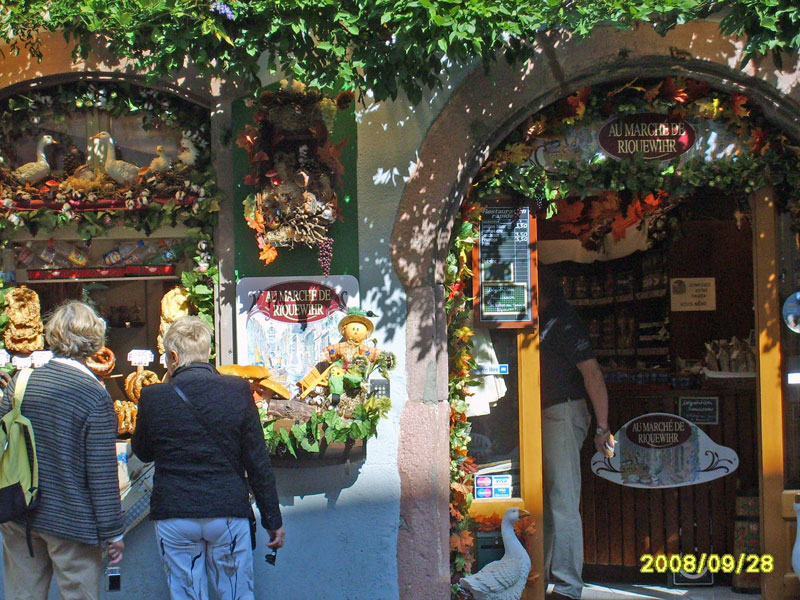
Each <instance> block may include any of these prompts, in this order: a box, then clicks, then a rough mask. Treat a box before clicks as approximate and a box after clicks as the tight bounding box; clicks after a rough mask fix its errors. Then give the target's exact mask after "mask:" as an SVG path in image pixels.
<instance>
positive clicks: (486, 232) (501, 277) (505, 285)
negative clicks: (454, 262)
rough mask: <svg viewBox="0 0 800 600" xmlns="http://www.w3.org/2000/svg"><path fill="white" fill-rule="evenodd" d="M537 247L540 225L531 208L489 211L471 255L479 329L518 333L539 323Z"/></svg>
mask: <svg viewBox="0 0 800 600" xmlns="http://www.w3.org/2000/svg"><path fill="white" fill-rule="evenodd" d="M535 242H536V220H535V219H534V217H533V215H532V214H531V210H530V208H529V207H527V206H510V205H507V204H506V205H504V204H489V205H487V206H486V208H485V209H484V211H483V215H482V217H481V223H480V240H479V242H478V244H476V246H475V248H474V250H473V254H472V256H473V273H474V276H473V280H472V281H473V296H474V297H475V315H476V324H478V323H480V324H481V325H483V326H485V327H498V328H514V327H516V328H519V327H527V326H529V325H532V324H533V323H534V322H535V320H536V316H537V311H536V307H535V306H534V296H533V293H532V292H533V288H534V283H535V282H534V277H535V274H536V271H535V268H534V267H535V265H536V243H535Z"/></svg>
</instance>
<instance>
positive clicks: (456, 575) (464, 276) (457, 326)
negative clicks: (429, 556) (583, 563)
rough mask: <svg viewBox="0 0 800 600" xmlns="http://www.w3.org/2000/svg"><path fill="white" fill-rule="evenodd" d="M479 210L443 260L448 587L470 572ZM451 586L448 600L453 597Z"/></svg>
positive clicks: (466, 212) (471, 211)
mask: <svg viewBox="0 0 800 600" xmlns="http://www.w3.org/2000/svg"><path fill="white" fill-rule="evenodd" d="M482 211H483V209H482V207H481V206H480V205H479V204H467V205H466V206H465V207H464V209H463V210H462V213H461V215H460V216H459V219H458V222H457V223H456V225H455V228H454V231H455V235H454V236H453V240H452V242H451V244H450V251H449V253H448V255H447V259H446V272H445V290H446V292H447V299H446V300H445V310H446V312H447V346H448V348H447V349H448V357H449V371H450V373H449V378H448V401H449V403H450V574H451V577H452V579H451V581H452V582H453V584H455V582H457V581H458V580H459V579H460V578H461V577H462V576H463V575H464V574H467V573H470V572H471V571H472V565H473V563H474V560H475V552H474V539H473V538H472V537H471V531H472V529H473V526H474V521H473V519H472V518H471V517H470V515H469V509H470V506H471V504H472V500H473V491H472V490H473V479H474V474H475V471H476V466H475V461H474V459H473V458H472V457H471V456H469V452H468V450H467V446H468V444H469V442H470V439H471V438H470V431H471V429H472V426H471V424H470V422H469V421H468V420H467V398H468V397H469V395H470V390H469V388H470V386H472V385H476V384H477V382H476V381H475V379H474V377H473V375H472V373H473V370H474V368H475V360H474V359H473V357H472V354H471V352H472V342H471V338H472V335H473V333H474V332H473V331H472V317H471V308H472V297H471V296H470V295H469V293H468V290H471V289H472V288H471V286H470V285H469V282H470V281H471V277H472V270H471V261H472V258H471V256H472V248H473V246H474V245H475V244H476V243H477V241H478V223H479V221H480V216H481V213H482ZM457 593H458V592H457V588H456V586H455V585H453V588H452V596H453V598H456V597H458V596H457Z"/></svg>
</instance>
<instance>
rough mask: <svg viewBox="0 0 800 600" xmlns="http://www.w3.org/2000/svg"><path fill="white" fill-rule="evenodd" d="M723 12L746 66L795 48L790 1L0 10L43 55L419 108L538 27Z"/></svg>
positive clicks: (89, 2) (461, 0) (261, 2)
mask: <svg viewBox="0 0 800 600" xmlns="http://www.w3.org/2000/svg"><path fill="white" fill-rule="evenodd" d="M218 5H223V6H224V7H225V8H227V9H228V10H227V11H225V10H214V7H218ZM722 8H727V9H728V10H729V12H728V13H727V14H726V16H725V18H724V19H723V20H722V23H721V26H720V27H721V29H722V31H723V32H724V33H737V34H745V35H747V41H746V46H745V54H746V57H747V58H746V59H749V58H750V57H752V56H755V55H759V54H764V53H766V52H772V53H773V54H774V55H775V56H778V53H779V52H792V51H794V50H796V49H797V48H798V47H800V31H799V30H800V7H798V5H797V3H796V2H795V1H794V0H733V1H730V2H724V3H723V2H712V1H710V0H669V1H667V2H664V1H662V0H638V1H633V0H598V1H596V2H561V1H558V0H546V1H542V2H519V1H518V0H286V1H283V2H274V1H273V0H228V2H227V3H219V2H215V3H212V2H210V1H208V2H197V0H140V1H138V2H129V1H122V0H116V1H100V0H57V1H47V0H29V1H25V2H22V1H19V0H16V1H15V0H12V1H11V2H7V3H6V4H5V7H4V8H3V9H0V39H4V40H5V41H6V42H8V43H9V44H10V45H11V51H12V52H21V51H27V52H28V53H29V54H30V55H31V56H33V57H34V58H38V59H41V56H42V50H43V49H42V45H41V41H40V38H39V31H40V30H41V29H47V30H50V31H60V32H63V34H64V35H65V36H66V37H67V39H68V40H74V41H75V42H76V44H77V47H76V55H79V56H83V57H86V56H88V54H89V53H90V52H91V50H92V48H93V44H96V43H98V41H99V40H102V44H103V46H104V47H107V48H108V49H109V50H110V52H112V53H113V54H114V55H116V56H118V57H124V58H127V59H130V60H132V61H133V62H134V64H135V65H136V66H137V67H138V68H139V69H140V70H142V71H147V72H150V73H151V74H152V76H154V77H159V76H163V75H165V74H168V73H172V72H174V71H176V70H178V69H180V68H181V67H182V66H183V64H184V61H185V58H186V57H189V58H190V59H191V60H192V61H193V62H194V63H195V65H197V66H198V68H199V69H200V70H201V71H203V72H205V73H208V74H220V75H225V76H231V75H232V76H236V77H240V78H242V79H244V80H245V81H250V82H252V83H253V84H254V85H255V80H256V75H257V73H258V71H259V60H260V58H261V57H262V55H264V53H267V54H266V60H267V63H268V65H269V67H270V68H271V69H281V70H282V71H283V72H285V73H292V74H294V75H295V76H296V77H297V78H298V79H300V80H302V81H305V82H306V83H308V84H310V85H312V86H315V87H320V88H330V87H335V86H337V85H338V84H344V87H345V89H355V88H360V89H363V90H367V89H370V90H372V92H373V93H374V96H375V98H376V99H378V100H382V99H385V98H395V97H397V95H398V93H400V92H401V91H403V92H405V94H406V95H407V96H408V98H409V99H410V100H411V101H412V102H413V103H416V102H418V101H419V100H420V99H421V97H422V92H423V90H424V89H425V88H436V87H440V86H441V85H442V81H443V79H444V78H446V76H447V73H448V70H449V69H450V67H451V65H453V64H458V63H460V64H464V63H468V62H470V61H472V60H474V59H480V60H481V61H482V62H483V63H484V64H485V65H488V64H490V63H491V62H492V61H494V60H495V59H496V58H497V57H498V56H502V57H504V58H505V59H506V60H508V61H509V62H521V61H523V60H525V59H528V58H531V57H532V56H533V55H534V52H535V50H534V48H533V45H532V44H530V40H531V39H532V38H533V36H534V35H535V34H536V33H537V32H538V31H541V30H547V29H553V28H560V29H566V30H568V31H571V32H573V33H574V34H576V35H577V36H579V37H585V36H587V35H589V34H590V33H591V32H592V31H593V29H594V28H595V27H597V26H598V25H607V24H612V25H614V26H616V27H620V28H627V27H630V26H631V25H633V24H634V23H638V22H646V23H650V24H651V25H652V26H653V27H654V28H655V29H656V30H657V31H659V32H662V33H663V32H665V31H667V30H669V29H670V28H672V27H674V26H675V25H678V24H681V23H685V22H687V21H691V20H695V19H700V18H705V17H706V16H708V15H709V14H710V13H712V12H715V11H719V10H720V9H722ZM231 17H232V18H231Z"/></svg>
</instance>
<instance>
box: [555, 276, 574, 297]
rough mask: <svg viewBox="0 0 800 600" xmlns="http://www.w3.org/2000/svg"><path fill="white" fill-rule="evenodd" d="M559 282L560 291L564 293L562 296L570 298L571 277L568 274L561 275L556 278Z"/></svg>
mask: <svg viewBox="0 0 800 600" xmlns="http://www.w3.org/2000/svg"><path fill="white" fill-rule="evenodd" d="M558 282H559V284H561V293H562V294H564V298H572V278H571V277H570V276H568V275H562V276H561V277H559V279H558Z"/></svg>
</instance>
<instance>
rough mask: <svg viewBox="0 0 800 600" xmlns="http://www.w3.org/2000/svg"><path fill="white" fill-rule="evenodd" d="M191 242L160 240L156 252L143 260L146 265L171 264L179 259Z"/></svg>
mask: <svg viewBox="0 0 800 600" xmlns="http://www.w3.org/2000/svg"><path fill="white" fill-rule="evenodd" d="M192 245H193V244H192V242H187V241H178V240H172V241H168V240H161V242H160V244H159V246H158V251H157V252H156V254H155V255H154V256H153V257H151V258H150V259H149V260H147V261H146V262H145V264H147V265H171V264H175V263H176V262H178V261H180V260H181V259H182V258H183V255H184V254H185V253H186V250H187V249H188V248H190V247H191V246H192Z"/></svg>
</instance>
